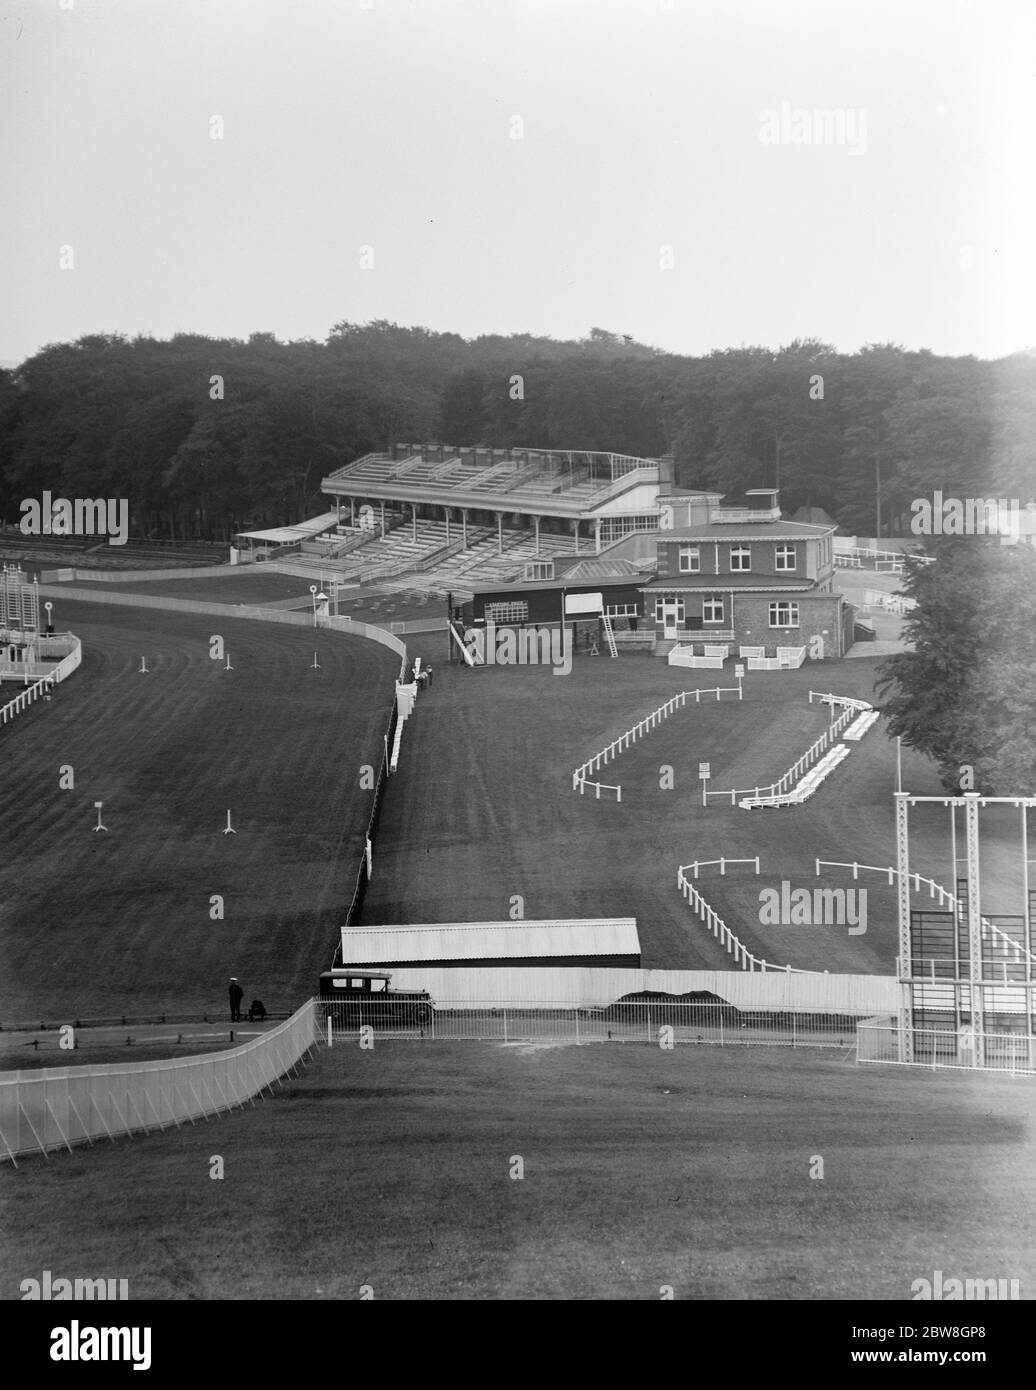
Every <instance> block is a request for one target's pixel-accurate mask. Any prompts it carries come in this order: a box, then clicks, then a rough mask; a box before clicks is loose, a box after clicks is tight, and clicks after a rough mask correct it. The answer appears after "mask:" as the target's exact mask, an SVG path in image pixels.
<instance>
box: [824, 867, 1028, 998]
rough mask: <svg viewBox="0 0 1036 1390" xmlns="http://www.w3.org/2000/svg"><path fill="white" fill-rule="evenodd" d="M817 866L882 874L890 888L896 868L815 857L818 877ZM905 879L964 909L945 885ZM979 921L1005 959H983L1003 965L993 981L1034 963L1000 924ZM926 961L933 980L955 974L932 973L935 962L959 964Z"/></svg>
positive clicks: (915, 876) (945, 903)
mask: <svg viewBox="0 0 1036 1390" xmlns="http://www.w3.org/2000/svg"><path fill="white" fill-rule="evenodd" d="M821 869H851V870H852V875H853V878H854V879H858V878H859V877H860V871H861V870H862V871H863V872H864V873H870V874H886V875H887V876H888V882H889V887H890V888H891V887H892V885H893V884H894V883H895V881H896V879H897V878H898V877H899V870H898V869H894V868H892V867H891V866H890V865H880V864H859V863H855V862H854V863H851V864H850V863H842V862H839V861H837V860H834V859H817V860H816V861H815V872H816V875H817V877H818V878H819V877H820V870H821ZM907 881H908V882H909V883H912V884H913V887H914V890H915V892H918V893H920V892H921V889H922V887H925V888H927V889H928V896H929V897H930V898H935V899H937V900H938V903H939V906H940V907H942V908H946V909H948V910H949V911H951V912H953V913H955V914H957V915H958V916H960V915H962V914H963V913H964V912H965V910H966V909H965V905H964V904H963V903H962V902H961V900H960V899H959V898H958V897H956V895H955V894H953V893H951V892H949V891H948V890H947V889H946V888H944V887H943V886H942V884H940V883H936V881H935V879H933V878H925V877H923V876H922V875H921V874H915V873H911V874H907ZM979 922H980V928H981V933H982V936H983V937H984V938H985V939H987V940H988V941H989V942H990V945H991V946H992V948H993V949H994V950H999V951H1002V952H1003V953H1004V956H1005V957H1006V959H1005V960H1003V961H984V962H983V964H984V965H985V966H992V965H997V964H1000V965H1003V966H1004V978H1003V980H1002V981H999V982H994V983H1002V984H1010V983H1012V982H1011V981H1010V980H1008V978H1007V967H1008V965H1015V966H1023V967H1024V966H1025V964H1026V962H1028V963H1029V964H1030V965H1031V964H1036V955H1034V954H1033V952H1032V951H1030V950H1028V949H1027V948H1026V947H1025V946H1023V945H1022V943H1021V942H1020V941H1015V939H1014V937H1012V936H1008V934H1007V932H1005V931H1002V930H1001V929H1000V927H998V926H997V925H996V923H995V922H991V921H990V920H989V918H988V917H980V918H979ZM904 964H905V962H903V961H901V960H899V959H897V961H896V974H897V975H899V974H901V966H902V965H904ZM929 964H930V965H931V966H932V967H933V969H932V972H931V976H930V978H931V979H932V980H933V981H934V980H936V979H950V978H955V976H956V970H955V971H954V972H953V974H952V975H936V973H935V970H934V967H935V966H936V965H939V964H954V965H958V966H959V964H960V963H959V962H949V961H939V960H936V959H932V960H930V961H929ZM914 978H917V977H914Z"/></svg>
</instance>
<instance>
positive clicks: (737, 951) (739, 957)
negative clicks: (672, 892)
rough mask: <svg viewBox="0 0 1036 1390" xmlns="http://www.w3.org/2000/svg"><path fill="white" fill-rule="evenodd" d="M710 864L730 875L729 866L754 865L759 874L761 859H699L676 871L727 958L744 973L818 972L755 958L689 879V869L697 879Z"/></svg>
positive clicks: (689, 899)
mask: <svg viewBox="0 0 1036 1390" xmlns="http://www.w3.org/2000/svg"><path fill="white" fill-rule="evenodd" d="M707 864H719V866H720V873H721V874H724V875H725V874H726V871H727V865H728V864H752V865H754V866H755V872H756V874H757V875H758V873H759V858H758V856H756V858H755V859H698V860H695V861H694V863H692V864H681V865H680V867H679V868H678V869H677V871H676V886H677V887H678V888H679V889H680V892H681V893H682V894H683V896H684V897H685V898H686V900H687V902H688V903H689V904H690V905H691V907H692V908H693V909H694V911H695V912H696V913H697V914H698V916H699V917H700V918H701V919H702V921H703V922H704V923H705V926H706V927H707V928H708V930H709V931H710V932H712V935H713V936H714V937H715V938H716V940H717V941H718V942H719V944H720V945H721V946H723V947H724V948H725V949H726V952H727V955H728V956H729V955H732V956H733V957H734V961H735V963H736V964H737V965H739V966H740V967H741V969H742V970H762V971H766V970H778V971H781V972H782V973H783V974H796V975H809V974H813V973H815V972H813V971H808V970H796V969H795V968H794V967H793V966H790V965H771V964H770V963H769V961H765V960H763V959H762V958H761V957H760V956H755V955H753V954H752V952H751V951H750V950H749V949H748V947H747V946H746V945H745V944H744V942H743V941H742V940H741V939H740V937H737V936H735V935H734V933H733V932H732V931H731V930H730V928H729V927H728V926H727V924H726V922H724V920H723V918H722V917H721V916H720V915H719V913H718V912H716V911H715V910H714V909H713V908H712V907H711V906H710V905H709V903H707V902H706V900H705V899H704V898H703V897H702V895H701V894H700V893H699V892H698V889H697V887H696V885H695V884H694V883H692V882H691V880H690V879H689V878H688V877H687V872H686V871H687V870H690V871H691V872H692V873H693V874H694V877H695V878H697V877H698V871H699V870H700V869H702V868H704V867H705V866H706V865H707Z"/></svg>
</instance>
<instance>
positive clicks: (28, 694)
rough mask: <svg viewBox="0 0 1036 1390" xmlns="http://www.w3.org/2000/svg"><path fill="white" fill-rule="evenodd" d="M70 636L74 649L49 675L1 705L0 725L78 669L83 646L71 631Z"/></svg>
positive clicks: (81, 658)
mask: <svg viewBox="0 0 1036 1390" xmlns="http://www.w3.org/2000/svg"><path fill="white" fill-rule="evenodd" d="M68 637H69V638H70V639H71V641H72V644H73V645H72V650H71V651H70V652H69V654H68V655H67V656H66V657H64V658H63V659H62V660H61V661H59V662H58V663H57V664H56V665H55V666H53V667H52V668H51V670H50V672H49V674H48V675H46V676H44V677H43V678H42V680H38V681H36V682H35V684H33V685H29V686H26V687H25V689H24V690H23V691H21V692H20V694H18V695H16V696H15V698H14V699H13V700H9V701H8V702H7V704H6V705H2V706H0V727H2V726H3V725H4V724H6V723H7V722H8V720H10V719H13V718H14V717H15V715H18V714H21V713H22V712H23V711H24V710H26V709H28V707H29V706H30V705H31V704H34V703H35V702H36V701H37V700H38V699H40V697H41V696H43V695H46V694H48V692H49V691H50V689H51V687H52V686H55V685H58V684H59V683H60V682H61V681H63V680H64V679H65V677H66V676H69V675H71V673H72V672H73V671H75V670H77V669H78V667H79V666H80V664H81V663H82V660H83V647H82V643H81V642H80V640H79V638H78V637H75V636H73V635H72V634H71V633H69V634H68Z"/></svg>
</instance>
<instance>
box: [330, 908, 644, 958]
mask: <svg viewBox="0 0 1036 1390" xmlns="http://www.w3.org/2000/svg"><path fill="white" fill-rule="evenodd" d="M639 953H640V938H639V937H638V935H637V919H636V918H635V917H599V918H598V917H595V918H589V919H567V920H557V919H552V920H544V921H531V922H511V921H507V922H418V923H413V924H411V925H407V926H383V927H376V926H371V927H343V928H342V964H343V965H350V964H354V965H358V964H360V963H361V962H363V963H364V964H368V965H376V964H377V963H378V962H380V961H404V960H411V961H448V960H478V959H486V960H497V959H500V958H502V957H504V958H510V957H513V958H514V959H515V960H516V961H520V960H521V959H523V958H526V957H530V956H615V955H639Z"/></svg>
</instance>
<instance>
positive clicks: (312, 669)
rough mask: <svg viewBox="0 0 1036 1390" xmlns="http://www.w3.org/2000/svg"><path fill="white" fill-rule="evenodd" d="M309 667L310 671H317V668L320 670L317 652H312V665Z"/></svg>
mask: <svg viewBox="0 0 1036 1390" xmlns="http://www.w3.org/2000/svg"><path fill="white" fill-rule="evenodd" d="M309 669H310V670H311V671H319V670H320V662H319V661H318V660H317V654H316V652H314V653H313V665H312V666H311V667H310V668H309Z"/></svg>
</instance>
